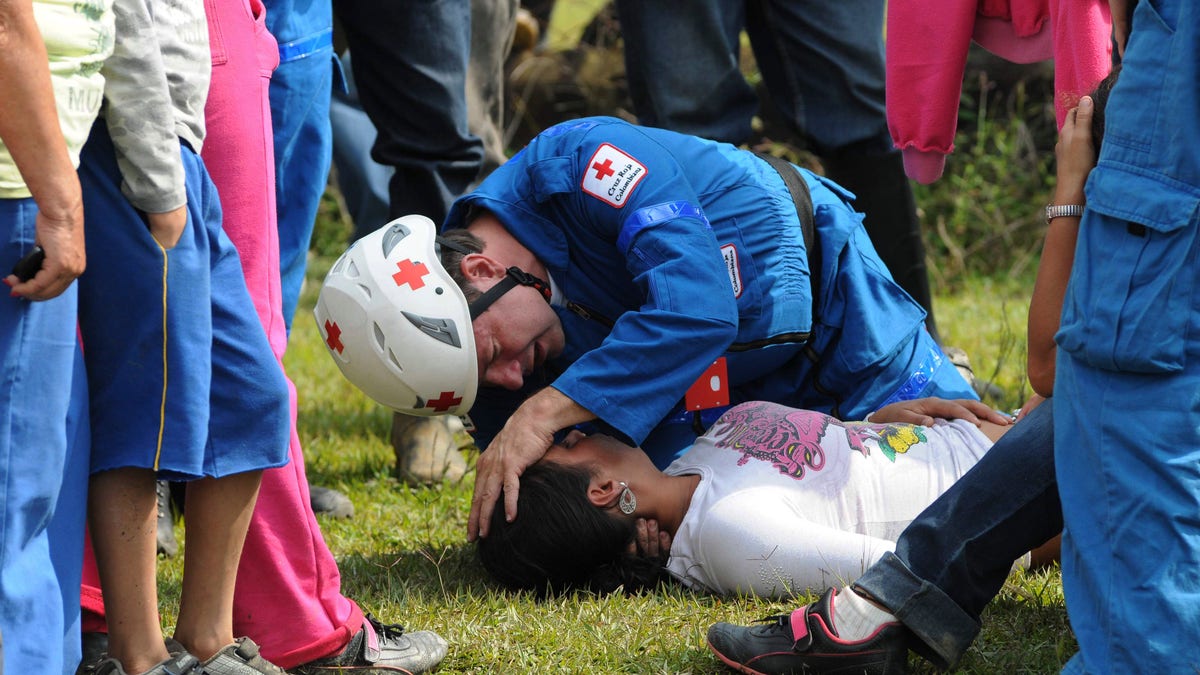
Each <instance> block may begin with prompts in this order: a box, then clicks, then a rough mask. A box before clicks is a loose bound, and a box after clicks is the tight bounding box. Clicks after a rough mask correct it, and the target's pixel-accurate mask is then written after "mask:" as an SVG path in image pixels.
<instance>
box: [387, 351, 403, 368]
mask: <svg viewBox="0 0 1200 675" xmlns="http://www.w3.org/2000/svg"><path fill="white" fill-rule="evenodd" d="M387 355H388V361H391V362H392V365H393V366H396V370H399V371H400V372H404V366H402V365H400V359H398V358H396V352H393V351H392V350H390V349H389V350H387Z"/></svg>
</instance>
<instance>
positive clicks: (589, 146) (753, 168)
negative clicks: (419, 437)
mask: <svg viewBox="0 0 1200 675" xmlns="http://www.w3.org/2000/svg"><path fill="white" fill-rule="evenodd" d="M797 170H798V171H800V173H801V175H802V177H803V179H804V180H805V181H806V182H807V184H808V188H809V191H810V192H811V195H812V201H813V206H814V212H815V220H816V229H817V236H818V240H819V242H820V246H821V260H822V261H823V263H822V269H821V270H820V281H819V282H818V284H817V285H816V288H817V289H819V290H818V294H819V295H818V298H817V311H816V313H815V315H816V326H815V327H814V325H813V321H814V312H813V293H812V289H813V287H814V286H813V284H812V283H811V280H810V270H809V269H808V257H807V253H806V249H805V245H804V239H803V235H802V233H801V228H800V221H799V218H798V216H797V214H796V207H795V204H794V202H793V201H792V198H791V195H790V193H789V192H788V191H787V188H786V186H785V185H784V182H783V179H782V178H781V177H780V175H779V174H778V173H777V172H776V171H775V170H774V169H773V168H772V167H771V166H770V165H769V164H767V163H766V162H764V161H763V160H761V159H759V158H758V157H756V156H755V155H753V154H752V153H750V152H746V151H742V150H739V149H737V148H735V147H734V146H732V145H728V144H721V143H715V142H711V141H706V140H703V139H699V138H696V137H693V136H686V135H682V134H677V133H674V132H670V131H665V130H661V129H653V128H647V127H638V126H634V125H631V124H628V123H626V122H623V121H621V120H617V119H613V118H600V117H597V118H587V119H581V120H575V121H572V122H567V123H564V124H560V125H558V126H555V127H551V128H550V129H548V130H546V131H545V132H543V133H542V134H540V135H539V136H538V137H537V138H535V139H534V140H533V141H532V142H530V144H529V145H528V146H527V147H526V148H525V149H524V150H522V151H521V152H520V153H518V154H517V155H516V156H514V157H513V158H512V159H510V160H509V161H508V162H507V163H506V164H504V165H503V166H501V167H500V168H499V169H497V170H496V171H495V172H494V173H492V174H491V175H490V176H489V177H488V178H487V179H486V180H485V181H484V182H483V183H482V184H481V185H480V186H479V188H478V189H477V190H475V191H474V192H472V193H470V194H468V195H466V196H464V197H462V198H461V199H459V200H458V201H457V202H455V204H454V205H453V207H452V208H451V211H450V214H449V216H448V217H447V220H446V224H445V227H446V228H447V229H448V228H454V227H465V226H466V225H467V224H468V218H469V213H470V212H471V210H472V209H473V208H484V209H487V210H490V211H491V212H493V213H494V214H496V216H497V218H498V219H499V221H500V222H501V223H503V224H504V226H505V227H506V228H507V229H508V230H509V231H510V232H511V233H512V234H513V235H514V236H515V237H516V238H517V239H518V240H519V241H520V242H521V243H522V244H523V245H525V246H526V247H527V248H529V249H530V250H531V251H532V252H533V253H534V254H535V255H536V256H537V257H538V259H539V260H541V261H542V262H543V263H544V264H545V265H546V267H547V269H548V270H549V274H550V276H551V278H552V279H553V280H554V282H555V284H556V285H557V287H558V289H559V291H560V292H561V295H562V297H563V301H562V304H557V305H556V307H555V309H556V311H557V312H558V315H559V317H560V319H561V320H562V322H563V328H564V331H565V333H566V338H567V344H566V349H565V351H564V353H563V354H562V355H561V356H560V357H559V358H557V359H555V360H554V361H553V362H552V363H551V364H550V365H551V367H552V368H554V369H555V370H556V376H555V377H553V379H552V381H551V384H552V385H553V386H554V387H555V388H556V389H558V390H560V391H561V392H563V393H564V394H566V395H567V396H569V397H570V398H571V399H573V400H575V401H576V402H578V403H579V404H580V405H582V406H583V407H585V408H587V409H588V410H590V411H591V412H593V413H594V414H595V415H596V416H597V417H598V418H600V419H601V420H602V421H603V422H605V423H607V424H608V425H610V426H611V427H612V428H613V429H615V430H616V431H619V432H620V433H622V434H624V435H625V436H626V437H628V438H629V439H630V440H632V441H634V442H635V443H638V444H641V445H642V446H643V447H644V448H646V449H647V451H648V452H651V454H652V455H654V456H656V459H657V458H658V457H663V456H664V453H671V452H674V451H676V450H678V449H680V448H681V447H683V445H685V444H687V443H690V442H691V440H692V439H693V438H694V436H695V433H696V431H697V430H695V429H693V428H692V426H693V425H692V423H691V421H690V420H686V423H685V424H684V425H682V428H680V425H672V424H670V420H672V419H675V416H674V415H673V414H672V413H673V411H675V412H679V411H680V410H681V408H680V402H681V399H682V398H683V396H684V393H685V391H686V390H687V389H688V387H689V386H691V385H692V384H693V383H694V382H696V380H697V378H698V377H699V376H700V375H701V373H703V372H704V371H705V370H706V368H708V367H709V366H710V364H712V363H713V361H714V360H715V359H717V358H718V357H721V356H725V357H726V359H727V365H728V374H729V377H728V384H729V386H730V394H731V399H732V402H733V403H737V402H740V401H744V400H751V399H764V400H771V401H777V402H780V403H784V404H787V405H792V406H798V407H803V408H809V409H814V410H820V411H823V412H827V413H832V414H834V415H837V416H839V417H843V418H861V417H862V416H865V415H867V414H869V413H870V412H871V411H873V410H875V409H876V408H877V407H879V406H880V405H882V404H883V403H885V402H886V401H888V400H889V399H892V398H896V399H899V398H913V397H917V396H924V395H930V394H933V393H937V394H940V395H946V396H953V397H974V393H973V392H972V391H971V389H970V387H969V386H968V385H967V384H966V382H964V381H963V380H962V378H961V377H960V376H958V374H957V372H955V371H954V369H953V367H952V366H950V365H949V364H948V362H947V361H946V360H945V358H944V356H943V355H942V353H941V351H940V349H939V348H938V347H937V346H936V345H935V344H934V343H933V342H932V340H931V339H930V338H929V337H928V334H927V333H926V331H925V330H924V327H923V320H924V317H925V314H924V311H923V310H922V309H921V308H920V307H919V306H918V305H917V304H916V303H915V302H914V301H913V300H912V299H911V298H909V297H908V295H907V294H906V293H905V292H904V291H903V290H901V289H900V287H899V286H897V285H896V284H895V283H894V282H893V281H892V279H891V276H890V275H889V274H888V272H887V271H886V269H885V268H884V266H883V263H882V262H881V261H880V260H879V258H878V256H877V255H876V254H875V251H874V249H873V248H872V247H871V245H870V242H869V240H868V238H867V235H866V231H865V230H864V229H863V228H862V225H861V220H862V216H861V215H859V214H857V213H855V212H854V211H853V209H852V208H851V207H850V206H849V201H850V200H851V199H852V198H853V196H852V195H850V194H849V193H848V192H846V191H845V190H843V189H842V188H840V187H839V186H837V185H835V184H834V183H832V182H830V181H828V180H826V179H824V178H822V177H820V176H817V175H816V174H813V173H810V172H808V171H804V170H800V169H797ZM580 308H582V309H580ZM581 314H587V315H589V316H581ZM534 384H536V383H527V386H530V385H534ZM526 393H528V392H522V394H519V395H518V396H513V395H511V393H510V392H502V391H498V390H494V389H485V390H481V391H480V394H479V400H478V401H477V403H476V406H475V409H473V410H472V417H473V418H474V420H475V422H476V424H477V426H478V427H479V432H480V434H479V437H478V439H477V440H479V441H480V442H481V444H482V443H485V442H486V441H490V439H491V437H492V436H493V435H494V433H495V432H496V431H497V430H498V429H499V427H500V426H501V425H502V424H503V421H504V419H505V413H507V412H511V410H512V409H513V407H514V406H515V404H517V403H519V401H520V397H521V396H522V395H524V394H526ZM684 418H686V415H685V416H684ZM684 418H680V419H684ZM681 431H682V432H683V433H679V432H681ZM652 432H654V433H653V434H652Z"/></svg>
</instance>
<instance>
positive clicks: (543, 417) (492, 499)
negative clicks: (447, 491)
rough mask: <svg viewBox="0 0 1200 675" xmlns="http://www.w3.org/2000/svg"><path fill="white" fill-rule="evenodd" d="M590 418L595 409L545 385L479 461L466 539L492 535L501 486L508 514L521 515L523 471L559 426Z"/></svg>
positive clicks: (511, 516)
mask: <svg viewBox="0 0 1200 675" xmlns="http://www.w3.org/2000/svg"><path fill="white" fill-rule="evenodd" d="M591 419H595V415H593V414H592V413H590V412H588V410H587V409H586V408H584V407H583V406H581V405H579V404H578V403H576V402H575V401H573V400H571V399H570V398H568V397H567V396H566V395H565V394H563V393H562V392H560V391H559V390H557V389H555V388H554V387H546V388H545V389H543V390H541V391H539V392H538V393H536V394H534V395H533V396H530V397H529V398H528V399H527V400H526V401H525V402H524V403H522V404H521V407H519V408H517V411H516V412H514V413H513V414H512V417H509V418H508V422H505V424H504V428H503V429H501V430H500V433H498V434H496V437H495V438H493V439H492V443H491V445H489V446H488V447H487V450H485V451H483V453H482V454H480V455H479V461H478V462H476V464H475V495H474V496H473V497H472V498H471V515H470V516H469V517H468V519H467V539H468V540H469V541H475V538H476V537H486V536H487V533H488V525H489V523H491V520H492V511H494V510H495V508H496V500H497V499H499V498H500V491H501V488H503V491H504V515H505V516H506V517H507V519H508V520H510V521H511V520H513V519H514V518H516V517H517V493H518V491H519V490H520V489H521V474H522V473H524V471H525V469H526V468H527V467H529V466H531V465H533V464H534V463H535V462H537V461H538V460H539V459H541V458H542V457H543V456H544V455H545V454H546V451H547V450H549V449H550V446H551V444H553V443H554V434H555V432H557V431H558V430H559V429H565V428H567V427H569V426H572V425H575V424H579V423H580V422H586V421H588V420H591Z"/></svg>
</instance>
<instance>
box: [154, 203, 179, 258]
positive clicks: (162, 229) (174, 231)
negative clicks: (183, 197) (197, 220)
mask: <svg viewBox="0 0 1200 675" xmlns="http://www.w3.org/2000/svg"><path fill="white" fill-rule="evenodd" d="M146 221H147V222H148V223H149V224H150V236H152V237H154V240H155V241H157V242H158V245H159V246H161V247H163V249H165V250H168V251H169V250H171V249H173V248H175V244H178V243H179V238H180V237H182V236H183V229H184V228H185V227H187V205H186V204H184V205H183V206H181V207H179V208H177V209H175V210H174V211H167V212H166V213H147V214H146Z"/></svg>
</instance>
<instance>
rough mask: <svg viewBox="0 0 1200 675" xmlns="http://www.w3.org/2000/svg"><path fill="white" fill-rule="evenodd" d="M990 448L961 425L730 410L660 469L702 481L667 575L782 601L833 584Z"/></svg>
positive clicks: (852, 573)
mask: <svg viewBox="0 0 1200 675" xmlns="http://www.w3.org/2000/svg"><path fill="white" fill-rule="evenodd" d="M991 445H992V442H991V440H990V439H988V438H987V436H985V435H984V434H983V432H981V431H980V430H979V429H978V428H977V427H976V426H975V425H973V424H971V423H970V422H965V421H962V420H956V421H950V422H947V421H942V420H939V421H938V422H937V423H936V424H935V425H934V426H933V427H921V426H914V425H909V424H870V423H863V422H841V421H839V420H837V419H836V418H833V417H830V416H828V415H824V414H822V413H816V412H811V411H805V410H796V409H794V408H787V407H784V406H780V405H776V404H773V403H764V402H754V403H745V404H742V405H739V406H736V407H734V408H732V409H730V410H729V411H728V412H726V413H725V414H724V415H722V416H721V418H720V419H719V420H717V422H716V424H714V425H713V427H712V428H711V429H709V431H708V433H706V434H705V435H704V436H702V437H700V438H699V439H697V440H696V443H695V445H694V446H692V448H691V449H690V450H689V451H688V452H687V453H686V454H685V455H683V456H682V457H680V458H679V459H678V460H676V461H675V462H673V463H672V464H671V465H670V466H669V467H667V469H666V473H668V474H671V475H683V474H699V475H700V476H701V480H700V484H699V485H698V486H697V488H696V492H695V494H694V495H693V496H692V501H691V505H690V506H689V508H688V512H687V515H686V516H685V517H684V519H683V522H682V523H681V524H680V527H679V529H678V531H676V533H675V537H674V539H673V541H672V544H671V556H670V559H669V560H668V561H667V570H668V571H669V572H670V573H671V574H672V575H674V576H675V577H676V578H678V579H679V580H680V581H682V582H683V583H684V584H686V585H688V586H690V587H692V588H697V589H701V590H707V591H710V592H714V593H750V594H754V595H762V596H777V597H786V596H789V595H791V594H793V593H800V592H804V591H805V590H809V589H812V590H815V591H819V590H821V589H824V588H827V587H829V586H832V585H844V584H846V583H849V582H851V581H853V580H854V579H856V578H857V577H858V576H859V575H860V574H862V572H863V571H864V570H865V569H866V568H867V567H869V566H870V565H871V564H872V563H874V562H875V561H876V560H878V559H879V558H880V556H882V555H883V553H884V552H885V551H890V550H892V549H893V547H894V542H895V540H896V538H897V537H898V536H899V535H900V532H901V531H902V530H903V529H904V528H905V527H906V526H907V525H908V524H909V522H911V521H912V520H913V518H915V517H916V516H917V514H919V513H920V512H921V511H922V510H924V509H925V507H926V506H928V505H929V504H930V503H931V502H933V501H934V500H935V499H936V498H937V497H938V495H940V494H942V492H944V491H945V490H946V489H947V488H949V487H950V486H951V485H952V484H953V483H954V482H955V481H957V480H958V479H959V477H961V476H962V475H963V474H964V473H966V472H967V470H968V469H970V468H971V467H972V466H974V465H975V463H976V462H978V461H979V459H980V458H981V457H982V456H983V454H984V453H985V452H987V450H988V448H990V447H991Z"/></svg>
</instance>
